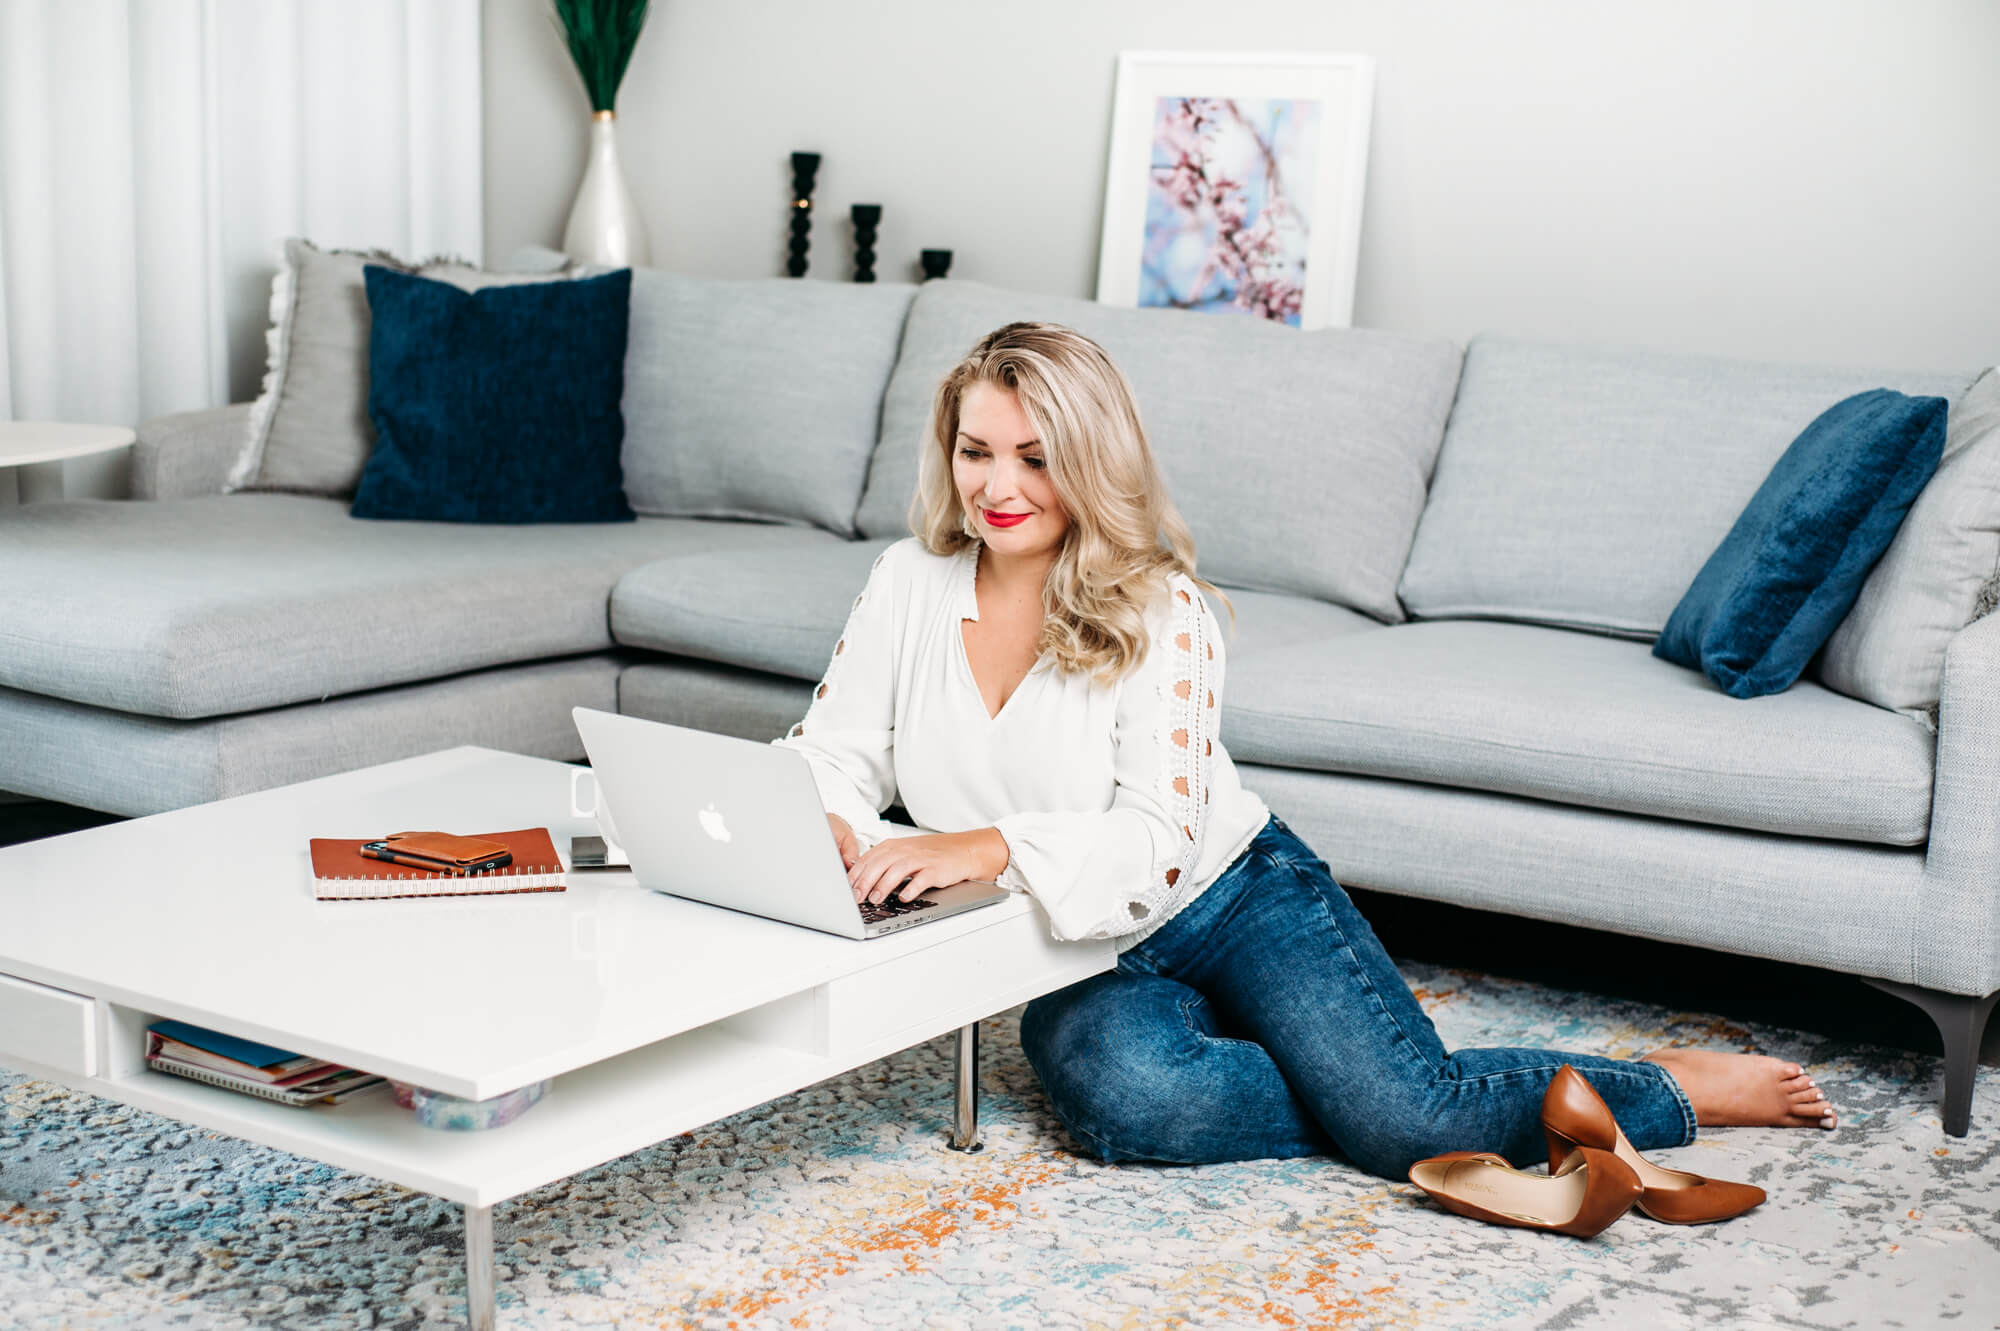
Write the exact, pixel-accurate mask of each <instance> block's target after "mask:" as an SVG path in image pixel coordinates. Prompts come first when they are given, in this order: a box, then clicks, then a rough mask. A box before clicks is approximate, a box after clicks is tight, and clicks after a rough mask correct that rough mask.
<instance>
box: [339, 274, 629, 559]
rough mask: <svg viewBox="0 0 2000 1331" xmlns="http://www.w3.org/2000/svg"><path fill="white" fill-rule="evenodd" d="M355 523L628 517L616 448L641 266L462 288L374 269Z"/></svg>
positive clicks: (624, 519) (621, 434) (620, 440)
mask: <svg viewBox="0 0 2000 1331" xmlns="http://www.w3.org/2000/svg"><path fill="white" fill-rule="evenodd" d="M367 277H368V307H369V311H370V314H371V316H372V321H373V322H372V329H373V331H372V332H371V333H370V335H369V350H368V381H369V389H368V418H369V419H370V420H371V421H373V422H374V423H375V451H374V452H373V453H371V454H369V456H368V465H367V466H366V467H365V468H363V469H362V472H361V483H360V485H359V486H358V487H357V488H356V489H355V492H354V507H353V508H352V509H351V510H350V511H351V512H352V513H353V514H354V516H355V517H357V518H386V519H409V518H414V519H418V520H422V521H434V522H512V523H522V522H630V521H632V516H633V514H632V508H631V506H630V505H629V504H627V503H626V502H625V488H624V483H623V476H622V474H621V473H620V471H619V466H618V455H619V448H620V446H621V445H622V444H623V443H624V440H625V425H624V418H623V417H622V416H621V415H620V413H619V398H620V395H621V394H622V392H623V389H624V383H625V326H626V310H627V297H628V295H629V293H630V292H631V288H632V271H631V269H629V268H621V269H619V270H618V271H617V272H615V273H606V274H604V275H603V276H601V277H589V278H584V279H583V280H581V281H577V282H536V283H531V284H528V285H525V286H514V287H492V288H489V289H487V290H485V291H461V290H459V289H458V288H457V287H455V286H453V285H452V284H451V283H449V282H434V281H432V280H431V279H429V278H425V277H417V276H415V275H414V274H410V273H399V272H396V271H394V270H392V269H388V268H382V267H377V266H374V265H370V267H369V269H368V273H367Z"/></svg>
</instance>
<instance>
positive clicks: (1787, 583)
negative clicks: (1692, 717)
mask: <svg viewBox="0 0 2000 1331" xmlns="http://www.w3.org/2000/svg"><path fill="white" fill-rule="evenodd" d="M1946 407H1947V404H1946V402H1945V400H1944V399H1943V398H1941V397H1907V396H1905V395H1904V394H1902V393H1895V392H1891V391H1890V390H1889V389H1886V388H1877V389H1873V390H1871V391H1869V392H1866V393H1856V394H1855V395H1854V396H1853V397H1850V398H1846V399H1844V400H1842V401H1840V402H1837V403H1835V404H1834V405H1833V406H1831V407H1829V408H1827V410H1826V411H1824V412H1823V413H1821V415H1820V417H1819V419H1817V420H1815V421H1814V422H1813V423H1812V424H1811V425H1808V426H1807V427H1806V428H1805V431H1804V433H1802V434H1800V435H1799V437H1798V438H1797V439H1795V440H1793V441H1792V446H1791V447H1790V448H1788V449H1786V450H1785V455H1784V456H1783V457H1781V458H1779V459H1778V465H1777V466H1775V467H1773V468H1771V474H1770V475H1769V476H1767V477H1765V478H1764V483H1763V484H1762V485H1761V486H1759V487H1758V488H1757V493H1756V495H1755V496H1753V497H1752V498H1751V500H1750V505H1749V507H1747V508H1745V509H1744V510H1743V515H1742V516H1741V517H1739V518H1737V519H1736V525H1735V526H1734V527H1731V528H1730V529H1729V535H1727V536H1725V537H1723V538H1722V544H1721V545H1719V546H1717V547H1716V550H1715V553H1714V554H1712V555H1710V556H1709V557H1708V562H1707V563H1706V564H1704V565H1702V569H1701V572H1700V573H1698V574H1696V575H1695V580H1694V583H1693V585H1692V586H1690V587H1689V588H1688V590H1687V595H1685V596H1683V597H1682V598H1681V603H1680V604H1679V605H1677V606H1675V607H1674V613H1673V614H1672V616H1670V617H1669V618H1668V620H1667V626H1666V628H1665V629H1663V630H1662V631H1661V633H1660V637H1659V640H1658V641H1656V642H1655V643H1654V644H1653V655H1655V656H1658V657H1661V658H1663V659H1665V660H1668V661H1673V662H1676V663H1678V664H1680V665H1684V666H1688V667H1690V668H1692V669H1696V670H1700V671H1701V672H1702V673H1703V674H1705V675H1707V676H1708V677H1709V678H1710V679H1712V680H1714V681H1715V682H1716V684H1717V685H1718V686H1719V687H1720V688H1721V689H1722V691H1723V692H1724V693H1727V694H1728V695H1729V696H1730V697H1732V698H1756V697H1761V696H1763V695H1764V694H1767V693H1780V692H1783V691H1784V690H1785V689H1788V688H1790V687H1791V685H1792V681H1793V680H1795V679H1797V678H1798V677H1799V672H1800V671H1802V670H1804V669H1805V668H1806V663H1807V662H1809V661H1811V660H1812V657H1813V653H1814V652H1817V651H1818V650H1819V649H1820V646H1821V644H1823V643H1824V642H1825V641H1826V640H1827V639H1828V638H1829V637H1831V636H1832V634H1833V631H1834V630H1835V629H1836V628H1839V627H1840V621H1841V620H1843V619H1845V618H1846V617H1847V612H1848V610H1849V609H1851V608H1852V607H1853V605H1854V598H1855V597H1857V596H1859V595H1860V594H1861V584H1862V582H1863V580H1865V579H1866V578H1867V576H1868V570H1869V569H1870V568H1872V567H1874V565H1875V561H1876V560H1877V559H1880V558H1881V557H1882V552H1883V551H1884V550H1887V549H1888V548H1889V542H1890V541H1892V540H1894V539H1895V536H1896V528H1897V527H1899V526H1900V525H1902V521H1903V514H1904V513H1906V512H1908V511H1909V507H1910V505H1911V504H1912V503H1914V502H1915V501H1916V498H1917V494H1918V492H1919V491H1921V490H1922V489H1923V488H1924V483H1925V482H1926V481H1928V480H1930V478H1931V473H1932V472H1934V471H1936V470H1937V465H1938V459H1939V458H1940V457H1941V456H1942V455H1943V453H1944V430H1945V413H1946Z"/></svg>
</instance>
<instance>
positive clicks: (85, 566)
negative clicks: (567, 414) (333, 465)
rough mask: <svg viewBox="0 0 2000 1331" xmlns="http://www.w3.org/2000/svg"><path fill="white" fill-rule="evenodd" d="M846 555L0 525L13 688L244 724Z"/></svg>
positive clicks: (9, 516) (134, 507) (511, 535)
mask: <svg viewBox="0 0 2000 1331" xmlns="http://www.w3.org/2000/svg"><path fill="white" fill-rule="evenodd" d="M838 545H839V542H838V541H837V540H836V539H835V538H833V537H831V536H828V535H827V534H826V533H824V532H819V531H814V530H812V529H810V528H802V527H797V528H795V527H779V526H774V525H770V524H752V523H727V522H699V521H692V520H686V519H665V518H652V519H641V520H640V521H638V522H628V523H613V524H591V523H583V524H554V523H551V524H547V525H538V526H530V527H477V526H465V525H461V524H457V523H439V522H394V523H382V522H362V521H357V520H356V519H354V518H351V517H349V516H348V514H347V505H346V504H345V503H344V502H342V501H340V500H335V499H315V498H310V497H306V496H302V495H248V494H239V495H213V496H208V497H205V498H200V499H185V500H173V501H164V502H159V503H138V504H133V503H115V502H106V501H81V502H75V503H68V504H32V505H27V506H24V507H21V508H17V509H12V510H7V511H6V516H4V517H0V568H4V569H6V570H7V576H8V593H7V595H6V596H4V597H0V685H7V686H9V687H12V688H16V689H22V690H26V691H28V692H31V693H41V694H47V695H49V696H51V697H58V698H69V699H72V700H74V701H77V702H83V703H90V704H92V705H93V706H98V707H106V708H111V709H113V710H115V711H121V712H138V713H142V714H144V715H148V716H167V717H180V718H186V717H201V716H219V715H223V714H226V713H233V712H246V711H250V710H253V709H256V708H261V707H273V706H277V705H279V704H282V703H292V702H302V701H305V700H307V699H318V698H325V697H328V696H331V695H334V694H344V693H352V692H355V691H357V690H360V689H370V688H377V687H380V686H383V685H387V684H400V683H404V682H407V681H411V680H421V679H434V678H437V677H439V676H441V675H448V674H453V673H455V672H458V671H463V670H473V669H478V668H480V667H483V666H490V665H498V664H502V663H506V662H515V661H533V660H538V659H541V658H544V657H552V656H562V655H568V654H572V653H579V652H591V651H598V650H601V649H603V648H606V647H609V646H611V632H610V625H609V620H608V617H607V615H606V612H605V607H606V604H607V601H608V598H609V596H610V594H611V587H612V584H613V583H615V582H616V581H617V580H618V578H619V577H620V576H621V575H623V574H624V573H625V572H626V571H627V570H629V569H633V568H636V567H638V566H639V565H641V564H645V563H648V562H650V561H652V560H654V559H658V558H660V557H661V556H662V555H668V554H673V553H676V552H678V553H692V552H695V551H701V550H751V549H783V550H786V551H789V552H792V554H793V556H794V557H803V556H805V555H806V554H807V553H808V552H810V551H814V550H817V549H819V548H821V547H822V546H834V547H837V546H838ZM802 562H805V561H804V560H803V559H802Z"/></svg>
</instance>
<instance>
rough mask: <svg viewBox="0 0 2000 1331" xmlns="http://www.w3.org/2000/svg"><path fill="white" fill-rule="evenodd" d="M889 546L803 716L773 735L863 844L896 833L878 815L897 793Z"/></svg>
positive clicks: (892, 573)
mask: <svg viewBox="0 0 2000 1331" xmlns="http://www.w3.org/2000/svg"><path fill="white" fill-rule="evenodd" d="M894 549H895V547H894V546H891V547H890V548H889V549H888V550H884V551H883V552H882V553H881V554H880V555H878V556H876V558H875V563H874V565H873V566H872V567H871V568H870V570H869V573H868V584H867V586H865V587H864V588H862V591H861V595H859V596H857V597H855V598H854V605H853V607H852V608H851V609H850V610H849V611H848V615H847V624H846V626H845V627H844V628H843V629H842V630H841V633H840V638H839V640H838V641H836V642H835V643H834V645H833V655H832V657H831V658H830V659H829V660H828V662H827V667H826V673H825V674H824V675H823V676H821V678H820V681H819V683H818V684H817V685H815V686H814V687H813V694H812V702H811V704H810V705H809V706H808V707H807V709H806V714H805V718H804V719H803V720H801V721H800V722H799V723H798V724H797V725H795V726H793V727H792V728H791V729H790V730H789V731H787V732H786V734H785V737H784V738H783V739H779V740H775V741H773V742H774V743H775V744H777V745H779V746H780V747H782V748H788V749H796V750H797V751H798V752H799V753H801V754H803V755H804V756H805V760H806V764H807V766H809V767H810V768H811V769H812V778H813V784H814V785H815V786H817V787H818V789H819V798H820V803H821V804H822V805H824V806H825V808H826V811H827V812H828V813H836V814H839V815H840V816H841V818H843V819H844V820H846V822H847V825H848V826H849V827H851V828H853V829H854V835H855V837H856V839H857V840H859V841H860V842H861V848H862V849H863V850H867V849H868V848H869V847H871V846H872V845H874V844H875V843H876V842H877V841H880V840H881V839H882V838H884V837H886V836H890V835H893V834H894V832H893V827H894V825H893V824H891V823H889V822H888V821H887V820H885V819H884V818H883V817H882V816H881V813H882V810H883V809H886V808H888V807H889V805H890V804H892V803H894V802H895V799H896V765H895V742H896V736H895V717H896V648H897V642H898V633H899V625H898V623H897V619H898V615H897V602H898V599H899V598H898V597H897V595H896V591H895V582H896V576H895V574H896V570H895V565H894V561H892V560H891V559H890V555H891V553H892V552H893V551H894Z"/></svg>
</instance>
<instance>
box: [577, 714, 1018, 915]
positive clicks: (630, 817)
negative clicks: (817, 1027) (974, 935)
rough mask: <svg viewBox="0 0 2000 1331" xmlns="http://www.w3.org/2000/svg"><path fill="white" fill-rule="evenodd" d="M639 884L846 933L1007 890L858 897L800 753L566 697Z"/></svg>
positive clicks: (943, 911)
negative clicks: (871, 901) (864, 901)
mask: <svg viewBox="0 0 2000 1331" xmlns="http://www.w3.org/2000/svg"><path fill="white" fill-rule="evenodd" d="M571 715H572V716H574V717H575V718H576V729H577V733H578V734H579V735H581V736H582V737H583V747H584V751H585V752H586V753H588V754H589V755H590V765H591V767H592V768H593V769H594V770H595V771H596V773H597V798H598V800H599V801H600V802H601V803H603V804H605V805H607V806H608V807H609V808H610V810H611V814H612V822H613V824H614V825H615V826H616V827H617V829H618V839H619V840H620V841H621V842H622V843H623V844H624V847H625V851H626V853H627V854H628V855H629V856H630V857H631V860H632V873H633V875H634V876H635V877H636V878H637V879H638V880H639V885H640V886H641V887H647V888H651V889H652V890H653V891H655V892H665V893H667V894H668V895H669V896H676V897H686V898H687V899H688V900H690V901H701V902H706V903H707V904H709V905H711V906H727V907H728V908H729V909H731V910H740V911H747V912H749V913H750V914H752V915H762V916H764V917H765V918H766V919H772V920H783V921H784V922H785V923H787V924H800V925H804V926H805V927H806V928H808V929H819V930H823V931H825V932H826V933H830V934H839V935H840V936H841V937H843V938H876V937H879V936H880V935H882V934H886V933H893V932H895V931H897V930H900V929H910V928H914V927H916V926H917V925H920V924H929V923H930V922H931V921H933V920H942V919H948V918H950V917H951V916H953V915H959V914H962V913H964V912H965V911H968V910H976V909H977V908H978V907H980V906H990V905H992V904H993V903H994V902H996V901H999V900H1001V899H1002V898H1004V897H1006V896H1007V891H1006V889H1004V888H1001V887H998V886H996V885H994V884H992V883H959V884H957V885H955V886H952V887H946V888H940V889H937V890H934V891H930V892H926V893H924V895H923V896H921V897H919V898H918V899H917V900H916V901H914V902H902V901H888V902H882V903H880V904H879V905H870V906H861V905H859V904H857V903H856V902H855V900H854V891H853V889H852V888H850V887H849V886H848V884H847V870H846V868H845V867H844V866H843V865H842V864H841V862H840V849H839V847H837V846H836V845H834V841H833V829H832V828H831V827H829V826H828V825H827V821H826V810H825V809H824V808H823V807H822V806H821V805H820V802H819V788H818V787H817V786H815V785H814V784H813V779H812V771H811V769H810V768H808V767H807V765H806V760H805V757H804V755H802V754H800V753H798V752H796V751H794V750H792V749H784V748H779V747H777V746H775V745H771V744H759V743H757V742H756V741H755V740H747V739H734V738H731V737H730V736H728V735H712V734H710V733H708V732H707V731H705V730H688V729H685V728H683V727H681V726H670V725H665V724H662V723H661V722H658V721H642V720H640V719H639V718H638V717H636V716H618V715H616V714H614V713H611V712H599V711H593V710H592V709H590V708H588V707H577V708H572V709H571Z"/></svg>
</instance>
